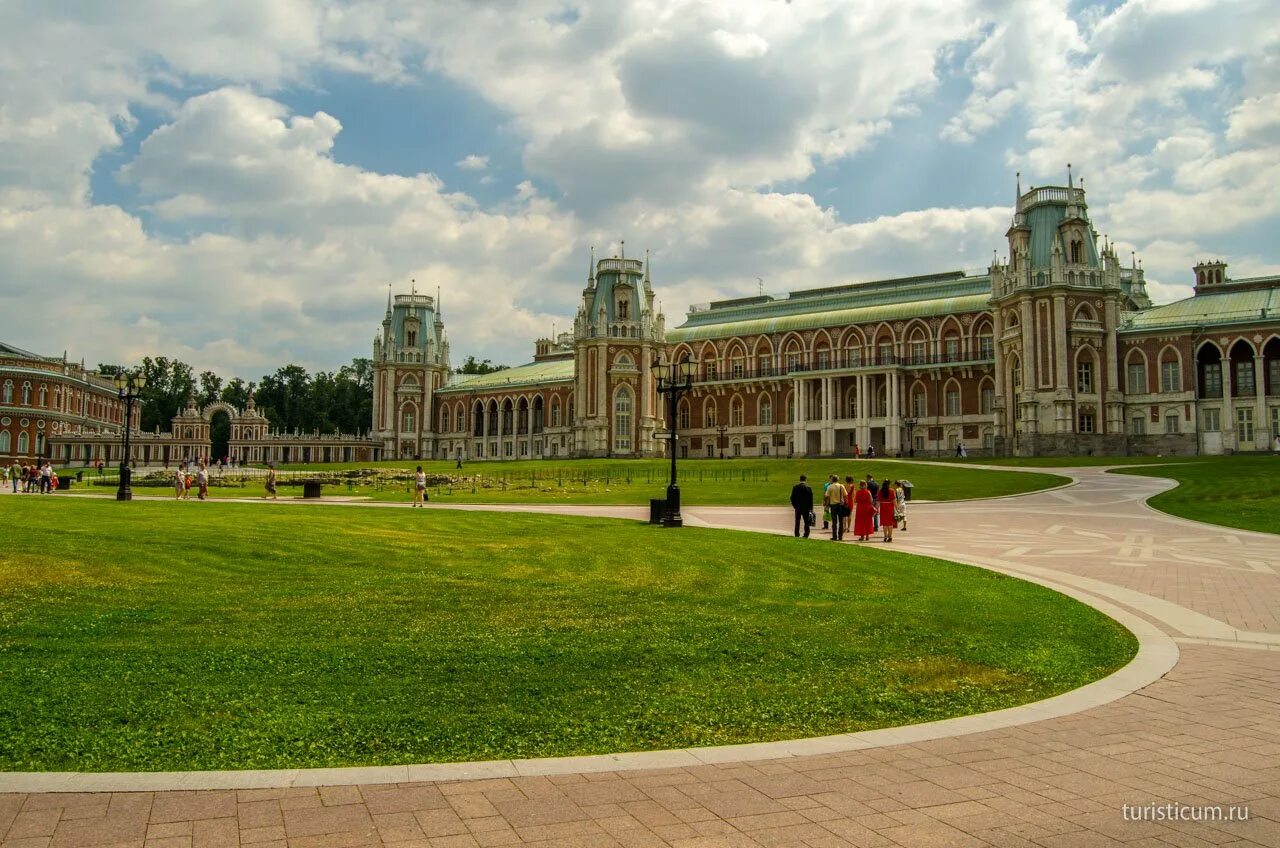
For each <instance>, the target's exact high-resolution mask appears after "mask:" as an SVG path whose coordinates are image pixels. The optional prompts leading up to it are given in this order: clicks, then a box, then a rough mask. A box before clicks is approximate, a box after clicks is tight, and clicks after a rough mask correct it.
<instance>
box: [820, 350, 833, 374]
mask: <svg viewBox="0 0 1280 848" xmlns="http://www.w3.org/2000/svg"><path fill="white" fill-rule="evenodd" d="M830 367H831V351H829V350H827V349H826V348H823V349H822V350H820V351H818V369H819V370H826V369H827V368H830Z"/></svg>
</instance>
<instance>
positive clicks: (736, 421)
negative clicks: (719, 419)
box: [729, 397, 746, 427]
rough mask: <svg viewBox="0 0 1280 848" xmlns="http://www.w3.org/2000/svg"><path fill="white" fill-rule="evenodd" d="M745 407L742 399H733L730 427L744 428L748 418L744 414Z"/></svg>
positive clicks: (730, 411) (730, 409)
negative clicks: (745, 420)
mask: <svg viewBox="0 0 1280 848" xmlns="http://www.w3.org/2000/svg"><path fill="white" fill-rule="evenodd" d="M743 406H744V404H743V403H742V398H740V397H735V398H734V399H733V402H732V403H730V404H729V426H731V427H741V426H742V422H743V420H744V419H745V417H746V416H745V414H744V412H743Z"/></svg>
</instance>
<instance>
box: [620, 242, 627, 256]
mask: <svg viewBox="0 0 1280 848" xmlns="http://www.w3.org/2000/svg"><path fill="white" fill-rule="evenodd" d="M620 258H622V259H626V258H627V240H626V239H623V240H622V256H621V257H620Z"/></svg>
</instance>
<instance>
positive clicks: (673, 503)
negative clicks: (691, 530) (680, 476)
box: [662, 483, 684, 527]
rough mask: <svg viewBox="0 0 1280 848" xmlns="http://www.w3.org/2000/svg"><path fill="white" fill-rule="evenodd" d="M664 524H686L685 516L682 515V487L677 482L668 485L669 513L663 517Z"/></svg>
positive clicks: (666, 525)
mask: <svg viewBox="0 0 1280 848" xmlns="http://www.w3.org/2000/svg"><path fill="white" fill-rule="evenodd" d="M662 526H663V527H683V526H684V518H683V517H681V515H680V487H679V486H677V485H676V484H675V483H672V484H671V485H670V486H667V514H666V515H665V516H664V517H663V519H662Z"/></svg>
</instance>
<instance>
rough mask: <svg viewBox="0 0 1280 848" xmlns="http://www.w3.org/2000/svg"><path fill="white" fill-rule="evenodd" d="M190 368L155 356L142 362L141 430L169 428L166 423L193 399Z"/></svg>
mask: <svg viewBox="0 0 1280 848" xmlns="http://www.w3.org/2000/svg"><path fill="white" fill-rule="evenodd" d="M192 373H193V372H192V370H191V366H190V365H188V364H186V363H185V362H180V361H179V360H176V359H169V358H168V357H165V356H157V357H156V358H155V359H152V358H151V357H149V356H148V357H146V358H145V359H143V360H142V374H143V376H144V377H146V380H147V384H146V386H144V387H143V389H142V392H141V394H140V395H139V397H140V398H141V401H142V422H141V427H142V429H143V430H154V429H155V428H156V427H159V428H160V429H161V430H167V429H169V422H170V419H172V418H173V417H174V416H175V415H177V414H178V410H179V409H181V408H183V407H184V406H185V405H186V401H187V398H188V397H194V396H195V386H196V382H195V379H194V377H193V376H192Z"/></svg>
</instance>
